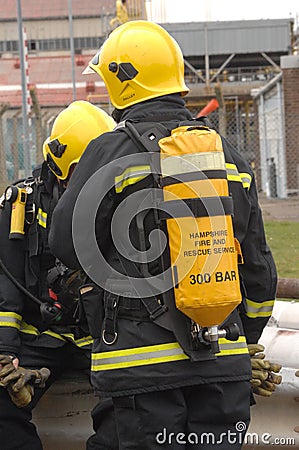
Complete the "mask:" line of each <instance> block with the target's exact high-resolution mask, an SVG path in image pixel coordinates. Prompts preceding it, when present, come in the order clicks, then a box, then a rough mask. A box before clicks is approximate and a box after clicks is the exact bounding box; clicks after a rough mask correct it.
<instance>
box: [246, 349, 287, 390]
mask: <svg viewBox="0 0 299 450" xmlns="http://www.w3.org/2000/svg"><path fill="white" fill-rule="evenodd" d="M264 350H265V347H264V346H263V345H261V344H248V351H249V355H250V358H251V368H252V380H251V386H252V390H253V392H254V393H255V394H257V395H261V396H263V397H270V396H271V395H272V394H273V392H274V391H275V389H276V386H277V385H278V384H280V383H281V381H282V377H281V375H276V374H277V373H278V372H280V370H281V367H282V366H281V365H280V364H276V363H271V362H270V361H268V360H265V359H264V358H265V354H264V353H263V351H264Z"/></svg>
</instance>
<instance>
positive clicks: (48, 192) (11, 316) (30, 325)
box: [0, 164, 91, 356]
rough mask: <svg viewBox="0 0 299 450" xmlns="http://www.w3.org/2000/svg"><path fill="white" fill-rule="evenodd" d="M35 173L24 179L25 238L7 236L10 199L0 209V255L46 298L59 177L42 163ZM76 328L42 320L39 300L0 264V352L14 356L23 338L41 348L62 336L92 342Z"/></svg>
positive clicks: (53, 344)
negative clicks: (29, 190) (27, 192)
mask: <svg viewBox="0 0 299 450" xmlns="http://www.w3.org/2000/svg"><path fill="white" fill-rule="evenodd" d="M33 175H34V176H33V177H30V178H29V179H28V180H26V183H27V185H28V186H30V187H31V188H32V193H31V194H30V195H28V197H27V204H26V223H25V235H24V239H9V232H10V218H11V204H10V203H9V202H6V201H4V203H3V206H2V207H1V208H0V257H1V260H2V263H3V264H4V265H5V267H6V269H7V270H8V271H9V272H10V273H11V275H13V277H15V278H16V280H17V281H18V282H19V283H21V284H22V285H23V286H24V287H25V288H26V289H28V290H29V292H30V293H31V294H33V295H34V296H35V297H37V298H38V299H43V301H46V300H49V291H48V281H47V276H48V271H49V270H50V269H52V268H53V267H54V266H55V258H54V256H53V255H52V254H51V253H50V249H49V246H48V231H49V224H50V222H51V215H52V211H53V209H54V206H55V204H56V203H57V201H58V196H59V193H58V185H57V181H56V179H55V177H54V175H53V174H52V172H50V171H49V170H48V169H47V167H46V166H45V164H43V165H42V166H40V167H38V168H37V169H35V170H34V171H33ZM19 186H24V184H23V183H20V184H19ZM33 204H34V206H33ZM32 206H33V208H34V212H32ZM28 222H29V223H30V224H29V223H28ZM74 325H75V323H74ZM78 330H79V328H78V327H77V326H76V327H75V326H71V324H65V325H61V326H53V327H52V326H51V327H49V324H48V323H45V321H44V320H42V317H41V314H40V307H39V305H38V304H37V303H34V302H33V301H32V300H31V299H29V298H28V297H26V295H25V294H24V293H23V292H21V290H19V289H18V287H16V286H15V284H14V283H13V282H12V281H11V279H9V278H8V277H7V276H6V275H5V274H4V273H3V271H2V269H1V268H0V353H6V354H14V355H16V356H17V355H18V351H19V348H20V345H21V341H22V339H26V342H27V343H28V344H29V345H33V346H40V347H52V348H55V347H59V346H61V345H64V344H65V342H66V340H70V341H72V342H73V343H76V344H77V345H80V346H85V345H86V346H90V344H91V338H90V336H88V337H87V336H86V332H83V331H81V330H80V331H78ZM78 333H79V334H80V333H81V335H80V336H79V335H78ZM84 335H85V336H84ZM83 336H84V337H83ZM81 338H82V339H81ZM86 348H87V347H86Z"/></svg>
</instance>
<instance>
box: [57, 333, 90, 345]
mask: <svg viewBox="0 0 299 450" xmlns="http://www.w3.org/2000/svg"><path fill="white" fill-rule="evenodd" d="M62 336H63V337H65V338H66V339H70V340H71V341H72V342H73V343H74V344H75V345H76V346H77V347H84V346H85V345H91V344H92V343H93V339H92V337H91V336H84V337H82V338H80V339H75V336H74V335H73V334H72V333H62Z"/></svg>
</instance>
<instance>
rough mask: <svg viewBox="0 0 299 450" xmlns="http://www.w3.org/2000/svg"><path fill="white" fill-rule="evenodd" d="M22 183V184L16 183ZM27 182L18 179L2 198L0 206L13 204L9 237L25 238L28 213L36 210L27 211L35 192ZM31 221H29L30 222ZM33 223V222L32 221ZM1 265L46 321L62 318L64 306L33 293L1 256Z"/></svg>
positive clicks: (53, 321) (50, 321)
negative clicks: (16, 276) (30, 197)
mask: <svg viewBox="0 0 299 450" xmlns="http://www.w3.org/2000/svg"><path fill="white" fill-rule="evenodd" d="M19 183H22V185H21V186H16V184H19ZM30 184H31V183H26V180H18V181H16V182H15V184H13V185H11V186H8V187H7V188H6V190H5V193H4V195H3V196H2V198H1V202H0V207H3V206H4V202H5V201H7V202H9V203H10V204H11V205H12V208H11V220H10V233H9V239H13V240H14V239H24V236H25V222H27V220H26V213H27V212H29V213H30V212H31V213H32V212H34V211H33V210H30V211H26V202H27V198H28V195H30V194H31V193H32V192H33V189H32V187H31V185H30ZM28 223H29V222H28ZM30 223H31V222H30ZM0 267H1V269H2V271H3V272H4V274H5V275H6V276H7V277H8V278H9V279H10V280H11V281H12V283H13V284H14V285H15V286H16V287H17V288H18V289H19V290H20V291H21V292H23V294H25V295H26V297H28V298H29V299H30V300H32V301H33V302H34V303H36V304H37V305H39V307H40V313H41V316H42V319H43V321H44V322H47V323H56V322H59V321H60V320H61V318H62V314H63V312H64V307H63V306H62V305H61V304H60V303H59V302H58V301H56V300H52V299H51V301H43V300H41V299H39V298H38V297H36V296H35V295H33V294H32V293H31V292H30V291H29V290H28V289H26V287H25V286H23V284H22V283H20V282H19V281H18V280H17V279H16V278H15V277H14V275H13V274H12V273H11V272H10V270H9V269H8V268H7V267H6V265H5V263H4V261H3V259H2V258H1V257H0Z"/></svg>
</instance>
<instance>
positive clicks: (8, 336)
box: [0, 101, 115, 450]
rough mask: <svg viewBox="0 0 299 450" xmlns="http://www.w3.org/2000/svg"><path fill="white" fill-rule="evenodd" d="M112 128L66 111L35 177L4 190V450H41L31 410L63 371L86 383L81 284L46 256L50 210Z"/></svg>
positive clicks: (91, 110)
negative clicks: (78, 374) (89, 149)
mask: <svg viewBox="0 0 299 450" xmlns="http://www.w3.org/2000/svg"><path fill="white" fill-rule="evenodd" d="M114 125H115V123H114V121H113V119H112V118H111V117H110V116H108V114H106V113H105V112H104V111H103V110H101V109H100V108H97V107H96V106H94V105H92V104H90V103H88V102H86V101H75V102H73V103H71V104H70V105H69V106H68V107H67V108H66V109H64V110H63V111H62V112H61V113H60V114H59V115H58V116H57V118H56V120H55V121H54V124H53V128H52V131H51V135H50V137H49V138H47V139H46V141H45V142H44V145H43V154H44V159H45V161H44V162H43V164H42V165H41V166H40V167H38V168H36V169H35V170H33V174H32V176H31V177H29V178H27V179H25V180H23V181H19V182H17V183H16V184H14V185H12V186H10V187H9V188H7V189H6V191H5V195H4V196H3V197H2V198H1V209H0V228H1V233H0V258H1V260H0V262H1V267H0V280H1V281H0V354H1V355H0V386H1V387H0V403H1V408H0V442H1V449H3V450H40V449H42V443H41V440H40V438H39V436H38V434H37V431H36V427H35V425H34V424H33V423H32V422H31V419H32V410H33V408H34V407H35V406H36V404H37V403H38V401H39V400H40V398H41V397H42V395H43V394H44V392H45V390H46V389H48V387H49V386H50V385H51V384H52V383H53V382H54V381H55V380H56V379H57V378H58V377H59V376H60V375H61V374H62V373H63V372H64V371H65V370H66V369H68V370H69V369H70V370H72V369H75V368H77V369H80V370H82V373H85V374H86V377H87V379H88V377H89V369H90V348H91V342H92V339H91V337H90V334H89V331H88V328H87V325H86V320H85V319H84V317H81V316H80V315H79V313H78V301H77V300H78V295H77V286H78V285H80V284H82V282H83V280H84V277H83V278H82V274H81V273H80V272H79V271H76V272H75V271H73V270H69V269H68V268H67V267H65V266H64V265H63V264H61V263H60V262H59V261H58V260H57V259H56V258H55V257H54V256H53V255H52V254H51V253H50V249H49V246H48V233H49V226H50V222H51V217H52V212H53V209H54V207H55V205H56V203H57V201H58V198H59V197H60V196H61V195H62V194H63V192H64V190H65V187H66V185H67V183H68V181H69V179H70V176H71V174H72V171H73V169H74V167H75V165H76V163H77V162H78V160H79V158H80V156H81V155H82V153H83V151H84V150H85V147H86V146H87V144H88V143H89V141H91V140H92V139H94V138H95V137H97V136H98V135H100V134H102V133H104V132H107V131H110V130H111V129H112V128H113V127H114ZM44 367H45V368H44ZM49 371H50V372H49ZM37 383H38V384H37ZM111 405H112V403H111ZM98 410H99V412H100V413H102V414H104V412H105V413H106V414H107V419H108V416H109V411H110V410H111V408H110V403H109V401H107V402H106V403H105V402H104V403H101V405H99V406H98ZM109 417H111V415H110V416H109ZM108 422H109V421H108V420H107V424H108ZM108 425H109V424H108ZM111 439H112V436H110V437H109V440H110V441H111ZM97 442H98V444H97V445H98V448H103V449H106V448H107V445H106V443H105V442H104V440H103V439H102V437H101V436H100V435H99V440H98V441H97Z"/></svg>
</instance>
